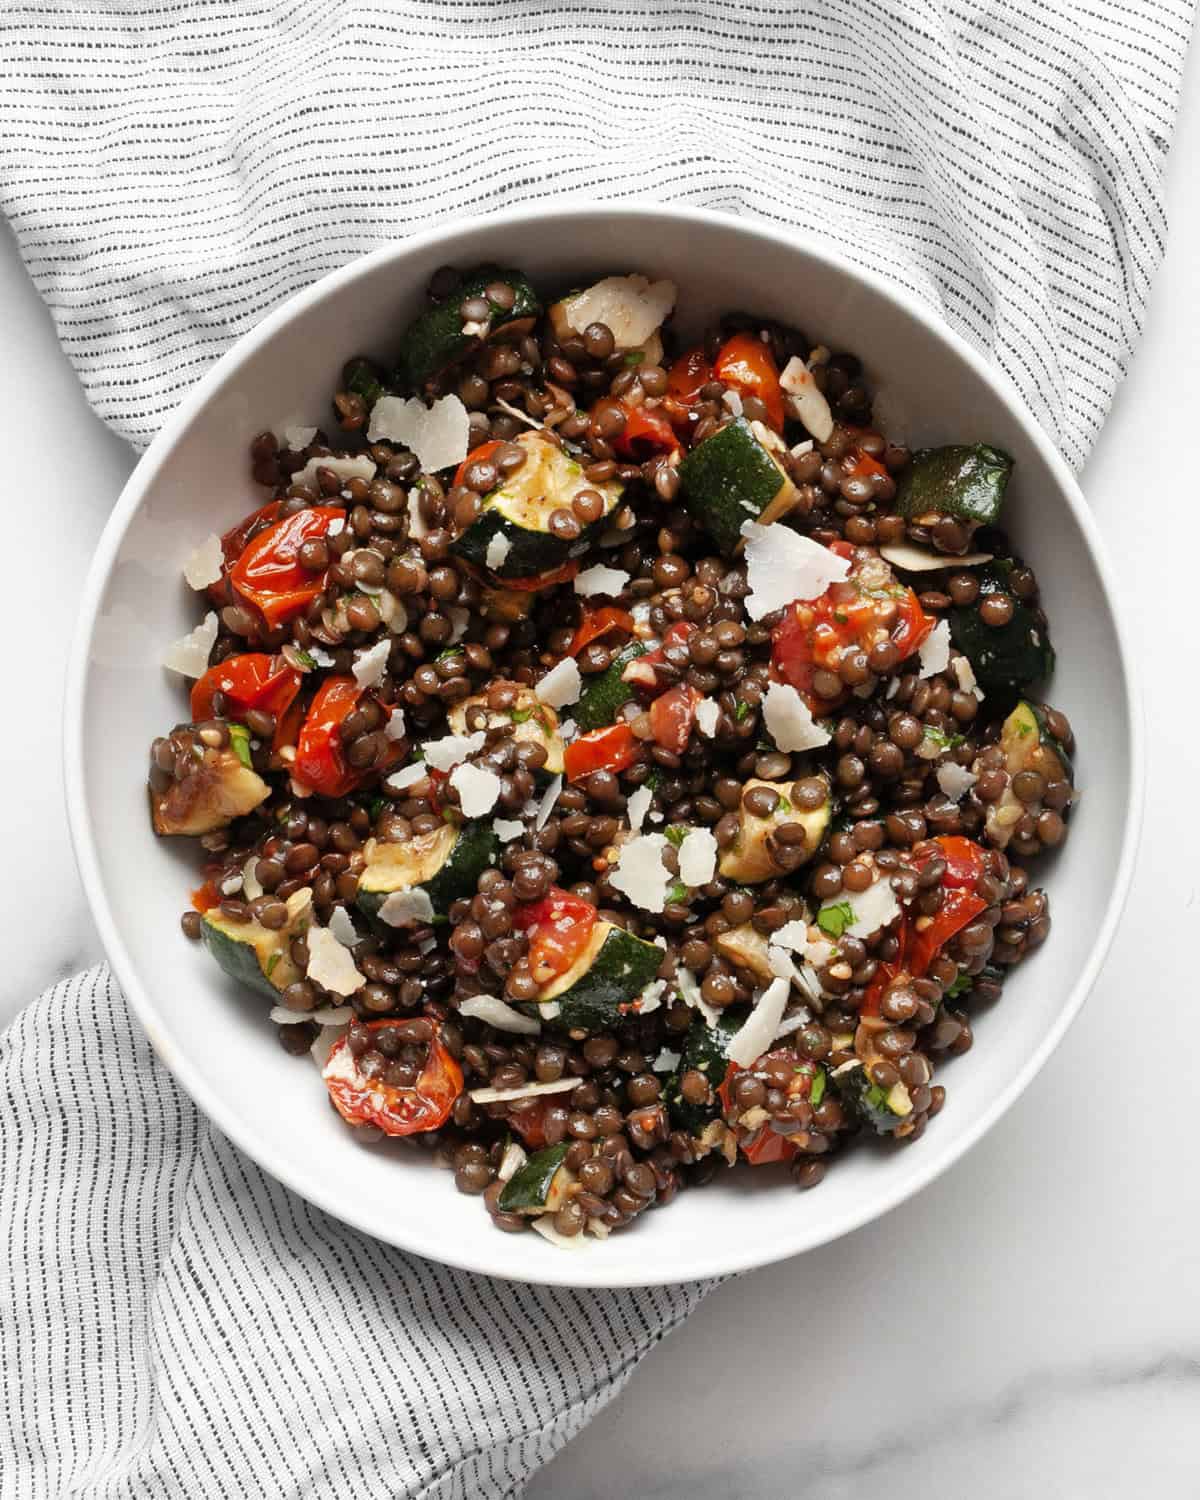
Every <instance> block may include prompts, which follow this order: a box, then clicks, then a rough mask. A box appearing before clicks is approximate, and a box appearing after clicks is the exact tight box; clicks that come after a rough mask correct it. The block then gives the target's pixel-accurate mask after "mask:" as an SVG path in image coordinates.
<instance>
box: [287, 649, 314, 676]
mask: <svg viewBox="0 0 1200 1500" xmlns="http://www.w3.org/2000/svg"><path fill="white" fill-rule="evenodd" d="M292 656H293V657H294V658H295V660H296V661H298V662H299V663H300V665H301V666H302V667H303V668H304V670H305V671H306V672H311V671H312V670H313V668H314V667H315V666H316V665H317V663H316V660H315V659H314V658H313V657H311V656H310V655H309V654H308V652H307V651H301V650H300V649H299V647H298V646H293V647H292Z"/></svg>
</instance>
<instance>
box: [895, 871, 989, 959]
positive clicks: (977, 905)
mask: <svg viewBox="0 0 1200 1500" xmlns="http://www.w3.org/2000/svg"><path fill="white" fill-rule="evenodd" d="M986 910H987V902H986V901H985V900H984V899H983V897H982V896H977V895H976V894H975V892H974V891H967V890H962V889H961V888H958V889H952V888H950V887H943V890H942V904H941V906H939V907H938V909H937V911H936V912H935V913H934V915H933V917H932V918H931V919H930V921H929V925H928V926H927V927H920V928H919V927H918V926H917V924H916V923H914V924H913V935H912V941H911V943H910V945H909V949H908V971H909V973H910V974H911V975H912V976H913V977H914V978H915V979H921V978H923V977H924V976H925V975H926V974H928V973H929V965H930V964H931V963H932V962H933V960H934V959H935V958H936V957H937V955H938V954H939V953H940V952H941V950H942V949H943V948H944V947H945V945H946V944H947V943H948V942H949V941H950V939H951V938H952V937H953V936H954V935H955V933H958V932H961V931H962V930H963V928H964V927H966V926H968V925H969V924H970V923H971V922H973V921H974V920H975V918H976V917H977V916H978V915H979V913H980V912H981V911H986ZM920 920H922V919H920V918H918V921H920Z"/></svg>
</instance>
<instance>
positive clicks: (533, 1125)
mask: <svg viewBox="0 0 1200 1500" xmlns="http://www.w3.org/2000/svg"><path fill="white" fill-rule="evenodd" d="M550 1105H551V1101H550V1100H549V1099H546V1098H542V1099H535V1100H533V1102H532V1103H531V1104H530V1106H529V1108H528V1109H521V1110H511V1109H510V1110H509V1112H508V1115H507V1117H506V1119H505V1122H504V1123H505V1124H506V1125H507V1126H508V1128H509V1129H510V1130H515V1131H516V1133H517V1134H518V1135H519V1136H520V1137H521V1139H522V1140H523V1141H524V1142H525V1144H526V1145H527V1146H528V1147H529V1149H530V1150H531V1151H540V1150H541V1149H542V1147H543V1146H544V1145H545V1144H546V1111H547V1110H548V1109H549V1108H550Z"/></svg>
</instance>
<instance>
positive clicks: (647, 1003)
mask: <svg viewBox="0 0 1200 1500" xmlns="http://www.w3.org/2000/svg"><path fill="white" fill-rule="evenodd" d="M666 988H667V981H666V980H665V979H653V980H651V982H650V983H649V984H648V985H647V986H646V988H645V989H644V990H643V991H642V993H641V994H640V995H639V996H638V1004H637V1005H636V1006H635V1009H636V1011H637V1013H638V1015H639V1016H648V1015H650V1014H651V1013H652V1012H654V1011H656V1010H658V1009H659V1008H660V1006H661V1005H662V997H663V993H664V991H665V990H666Z"/></svg>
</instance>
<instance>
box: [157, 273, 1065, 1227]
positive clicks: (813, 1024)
mask: <svg viewBox="0 0 1200 1500" xmlns="http://www.w3.org/2000/svg"><path fill="white" fill-rule="evenodd" d="M675 303H676V290H675V287H674V286H673V285H672V284H671V283H670V282H667V281H661V280H660V281H654V280H652V279H650V278H649V277H646V276H640V275H614V276H610V277H606V278H604V279H603V280H601V281H600V282H598V283H596V284H594V285H591V286H587V287H584V288H576V289H572V290H570V291H568V292H566V293H564V294H563V295H561V296H558V297H557V299H555V298H553V297H551V298H546V297H544V296H543V295H542V289H541V288H536V289H535V288H534V287H533V286H532V285H531V283H530V282H529V280H528V279H527V278H526V277H525V276H523V275H522V274H521V273H519V272H518V271H515V270H502V269H499V268H497V267H494V266H487V267H482V268H478V269H476V270H472V271H468V272H466V273H462V274H460V273H459V272H457V271H453V270H450V269H446V270H444V271H441V272H439V273H438V274H437V275H436V276H435V277H434V279H433V281H432V283H431V286H430V288H429V296H428V305H427V306H426V308H425V310H424V311H423V312H422V313H421V314H420V315H419V316H418V317H417V318H416V319H415V320H414V321H413V323H412V324H411V325H410V326H409V327H408V328H407V329H406V330H404V331H403V332H402V333H401V334H400V336H399V338H398V340H397V343H398V347H399V353H398V355H396V356H395V358H394V359H393V360H391V361H390V362H388V363H383V362H379V361H376V360H373V359H368V358H363V357H359V358H355V359H352V360H351V361H350V363H349V364H348V365H346V367H345V369H344V371H343V375H342V379H341V382H340V385H339V387H338V389H337V391H336V393H335V395H334V398H333V411H334V414H335V415H334V417H333V419H332V421H331V422H330V426H329V429H328V430H321V429H318V428H307V429H288V430H286V431H285V432H284V433H282V434H281V436H279V437H277V436H276V435H274V434H272V433H270V432H264V433H263V434H261V435H260V436H259V437H258V438H256V439H255V441H254V443H253V444H252V447H251V454H250V461H251V466H252V471H253V475H254V478H255V480H256V481H257V482H258V483H259V484H261V485H262V486H263V488H264V495H263V503H262V504H261V505H260V506H258V507H257V508H256V509H254V510H253V511H252V513H251V514H250V515H248V516H246V517H245V518H243V519H242V520H241V521H240V522H239V523H238V524H237V525H236V526H234V527H232V528H231V529H230V530H228V531H226V532H225V534H224V535H223V536H218V535H216V534H213V535H210V536H209V537H208V538H206V539H205V540H204V541H202V542H201V543H200V545H199V546H198V548H197V550H196V552H195V554H194V555H193V557H192V558H191V559H190V560H189V562H188V564H187V566H186V568H185V576H186V577H187V580H188V582H189V583H190V584H191V586H192V587H193V588H194V589H196V590H197V591H198V592H202V593H204V594H205V595H206V596H207V602H208V604H209V610H208V613H207V614H206V615H205V618H204V620H203V621H202V623H201V624H200V625H199V626H197V628H196V629H195V630H194V631H193V632H191V634H190V635H189V636H187V637H185V638H184V640H182V641H179V642H176V643H175V644H174V645H173V646H171V647H170V648H169V650H168V652H167V654H166V657H165V661H166V664H167V665H168V666H169V667H171V668H172V669H173V670H175V671H176V672H179V673H182V674H184V675H185V676H189V677H191V678H193V679H194V682H193V686H192V688H191V701H190V712H189V717H188V720H187V722H185V723H182V724H180V725H179V726H177V727H176V728H175V729H174V730H173V731H172V732H171V733H170V734H169V735H167V736H164V737H163V738H161V739H158V740H156V741H155V742H154V745H153V746H152V748H151V769H150V785H149V796H150V808H151V818H152V821H153V826H154V829H155V831H156V832H157V833H158V834H160V835H162V836H164V837H169V836H187V837H190V838H192V839H195V840H197V841H198V842H199V844H200V846H201V848H202V849H203V851H204V856H205V868H204V871H203V875H204V878H203V882H202V883H201V884H200V885H199V887H198V888H197V890H196V891H195V892H194V894H193V898H192V907H191V909H189V910H188V911H187V912H186V913H185V914H184V917H183V919H182V920H183V928H184V931H185V933H186V934H187V935H188V936H189V937H191V938H194V939H198V940H199V941H201V942H202V943H203V944H204V945H205V947H206V949H207V951H208V952H209V954H211V956H212V958H213V959H214V960H215V962H216V963H217V964H219V965H220V967H221V968H222V969H224V970H225V971H226V972H227V973H228V974H229V975H230V976H232V977H233V978H235V979H236V980H238V981H240V982H241V983H243V984H245V985H247V986H249V987H250V988H251V989H253V990H256V991H258V992H260V993H261V994H262V995H263V996H264V998H265V999H269V1000H270V1001H271V1002H272V1008H271V1011H270V1015H271V1019H272V1020H273V1021H274V1022H276V1023H277V1027H278V1033H277V1034H278V1036H279V1039H280V1041H281V1043H282V1044H283V1046H284V1047H285V1048H286V1049H287V1050H288V1051H289V1052H294V1053H297V1054H303V1053H305V1052H309V1053H311V1054H312V1055H313V1057H314V1058H315V1059H316V1061H317V1063H318V1065H319V1066H320V1069H321V1075H322V1078H323V1082H324V1086H325V1091H326V1093H327V1096H328V1098H329V1100H330V1102H331V1104H332V1105H333V1107H334V1108H335V1109H336V1110H337V1112H338V1113H339V1115H340V1116H341V1117H342V1119H344V1120H345V1121H346V1122H347V1124H348V1125H349V1126H350V1127H351V1128H352V1129H353V1130H354V1131H355V1133H356V1134H357V1135H358V1136H359V1137H360V1138H362V1139H367V1140H377V1139H380V1138H381V1137H394V1138H397V1139H400V1140H404V1141H408V1142H410V1143H413V1144H416V1145H418V1146H423V1147H425V1148H426V1149H427V1150H428V1151H429V1152H430V1154H431V1156H432V1157H433V1159H434V1160H435V1161H437V1162H439V1163H441V1164H443V1165H445V1166H447V1167H450V1168H452V1169H453V1171H454V1176H455V1182H456V1184H457V1186H458V1187H459V1189H460V1190H461V1191H463V1192H465V1193H470V1194H479V1195H481V1196H482V1197H483V1200H484V1204H485V1206H486V1208H487V1210H488V1212H489V1213H490V1214H491V1217H492V1219H493V1221H494V1223H495V1224H496V1225H497V1226H498V1227H499V1228H501V1229H503V1230H507V1231H511V1232H517V1231H523V1230H526V1229H529V1228H531V1227H532V1228H533V1229H535V1230H537V1231H538V1232H540V1233H541V1234H542V1235H543V1236H544V1237H545V1238H547V1239H548V1240H550V1241H551V1242H552V1243H554V1244H557V1245H563V1246H570V1247H577V1246H580V1245H582V1244H585V1243H587V1242H588V1241H589V1240H594V1239H603V1238H604V1237H606V1236H607V1235H608V1234H610V1233H611V1232H612V1231H613V1230H619V1229H623V1228H625V1227H627V1226H629V1225H630V1224H632V1223H633V1221H634V1220H636V1219H637V1218H638V1217H639V1216H640V1214H641V1213H642V1212H643V1211H644V1210H645V1209H647V1208H649V1207H651V1206H656V1205H657V1206H662V1205H665V1204H667V1203H669V1202H670V1201H671V1199H672V1198H673V1197H674V1196H675V1195H676V1194H677V1192H678V1191H679V1190H680V1189H681V1188H683V1187H690V1186H698V1185H701V1184H703V1183H705V1182H707V1181H709V1180H711V1179H712V1177H713V1176H714V1175H715V1174H716V1173H717V1172H718V1171H720V1170H721V1169H722V1168H723V1167H726V1166H732V1165H735V1164H737V1163H746V1164H750V1165H752V1166H765V1165H769V1164H772V1163H776V1164H779V1163H786V1164H787V1165H788V1168H789V1171H790V1174H791V1177H792V1180H793V1181H794V1182H795V1183H796V1184H797V1185H798V1186H800V1187H802V1188H811V1187H814V1186H816V1185H817V1184H818V1183H819V1182H820V1181H821V1179H822V1177H823V1176H824V1173H825V1171H826V1169H827V1167H828V1165H829V1164H830V1162H831V1161H832V1160H833V1159H834V1158H835V1157H836V1156H837V1155H838V1154H839V1153H840V1152H842V1151H844V1150H845V1149H847V1148H848V1147H849V1146H850V1145H851V1144H852V1143H854V1142H855V1141H862V1140H864V1139H873V1138H878V1137H884V1138H886V1139H888V1140H890V1141H893V1142H897V1143H900V1142H903V1143H913V1142H915V1141H917V1140H918V1139H919V1138H920V1137H921V1135H922V1134H923V1132H924V1130H925V1129H926V1126H927V1124H928V1122H929V1121H930V1120H931V1119H932V1118H933V1117H934V1116H935V1115H936V1114H937V1113H938V1112H939V1110H940V1109H941V1107H942V1104H943V1101H944V1098H945V1093H944V1088H943V1086H942V1084H941V1083H940V1082H939V1083H935V1082H934V1069H935V1066H937V1065H940V1064H942V1063H944V1062H945V1061H946V1060H947V1059H948V1058H949V1057H952V1056H955V1055H958V1054H961V1053H963V1052H965V1051H967V1050H968V1049H969V1047H970V1046H971V1043H972V1039H973V1021H972V1017H975V1018H978V1016H979V1015H980V1014H981V1012H983V1011H985V1010H987V1009H989V1008H990V1007H991V1006H992V1005H993V1004H994V1003H995V1002H996V1001H997V1000H998V999H999V997H1000V995H1001V991H1002V986H1003V981H1004V977H1005V975H1006V974H1007V972H1008V971H1009V970H1010V969H1011V967H1012V966H1013V965H1014V964H1016V963H1019V962H1020V961H1022V960H1023V959H1024V958H1025V957H1026V956H1027V955H1028V954H1029V953H1031V952H1032V951H1033V950H1034V949H1036V948H1037V947H1038V946H1039V945H1040V944H1041V943H1042V942H1043V941H1044V940H1045V938H1046V936H1047V934H1048V932H1049V926H1050V919H1049V912H1048V905H1047V900H1046V896H1045V893H1044V892H1043V891H1042V890H1041V889H1039V888H1037V887H1036V885H1035V884H1034V881H1033V878H1032V877H1031V875H1030V873H1029V870H1028V868H1027V862H1029V861H1033V860H1035V859H1037V858H1038V857H1039V856H1040V855H1041V854H1042V853H1043V852H1044V851H1045V850H1047V849H1052V848H1054V847H1055V846H1057V845H1058V844H1060V843H1061V842H1062V840H1063V839H1064V838H1065V836H1066V833H1067V828H1068V822H1067V820H1068V816H1069V814H1070V811H1071V807H1072V804H1073V802H1074V800H1075V795H1076V794H1075V787H1074V772H1073V769H1072V759H1071V757H1072V753H1073V748H1074V747H1073V743H1072V735H1071V730H1070V726H1069V724H1068V723H1067V721H1066V719H1065V717H1064V716H1063V715H1062V714H1061V713H1059V712H1058V711H1057V710H1055V709H1054V708H1053V707H1051V706H1049V705H1048V704H1046V703H1045V702H1044V701H1043V700H1042V699H1041V697H1040V696H1039V690H1040V685H1041V684H1042V683H1043V682H1044V680H1045V679H1046V678H1047V676H1048V675H1049V674H1050V672H1051V670H1052V668H1053V661H1054V657H1053V651H1052V648H1051V645H1050V638H1049V632H1048V626H1047V621H1046V617H1045V614H1044V613H1043V611H1042V609H1041V606H1040V603H1039V599H1038V589H1037V582H1036V579H1035V576H1034V574H1033V572H1032V570H1031V569H1030V567H1029V566H1028V565H1027V564H1026V562H1025V561H1024V560H1023V559H1021V558H1019V557H1017V556H1016V555H1015V554H1014V552H1013V549H1012V548H1011V546H1010V545H1009V543H1008V540H1007V538H1006V536H1005V534H1004V532H1003V531H1002V530H1001V529H1000V525H999V522H1000V520H1001V513H1002V506H1003V501H1004V494H1005V489H1006V486H1007V484H1008V481H1009V476H1010V472H1011V468H1012V464H1011V461H1010V459H1009V458H1008V456H1007V455H1006V454H1004V453H1003V452H1001V451H999V450H997V449H995V448H993V447H991V446H989V445H988V444H987V443H986V442H984V441H980V440H979V439H980V435H978V434H969V435H967V436H968V437H969V438H970V441H966V442H964V443H962V444H958V445H954V446H948V447H941V448H935V449H925V450H920V451H917V452H910V451H909V450H908V449H907V448H906V447H905V446H904V445H903V444H902V443H901V442H900V441H898V439H897V437H896V435H895V434H893V435H891V436H889V435H888V434H887V433H886V432H884V431H883V430H881V427H880V425H879V424H878V423H876V422H874V421H873V420H872V411H871V394H870V390H869V387H868V384H867V382H866V380H865V378H864V375H863V371H862V367H861V365H860V363H859V361H858V359H857V358H856V357H855V356H853V355H852V354H848V353H839V354H831V353H830V351H828V350H827V349H825V348H823V347H821V346H820V345H814V344H813V343H812V342H811V341H810V340H808V339H806V338H805V337H804V336H803V334H802V333H801V332H800V331H799V330H797V329H794V328H789V327H785V326H781V325H779V324H777V323H775V322H771V321H767V320H763V319H759V318H755V317H747V316H743V315H740V314H730V315H729V316H728V317H726V318H724V319H722V320H721V323H720V326H719V327H717V328H714V329H712V330H710V331H709V332H708V333H706V334H705V335H704V337H703V338H702V339H700V340H699V341H698V342H696V343H694V344H682V343H681V341H679V340H678V339H676V338H675V337H674V335H673V322H674V319H675V316H676V313H677V312H678V314H679V317H680V321H681V322H682V321H685V320H686V311H687V310H686V308H681V309H678V310H677V309H676V306H675ZM983 436H986V435H983ZM996 1024H999V1023H996Z"/></svg>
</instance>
